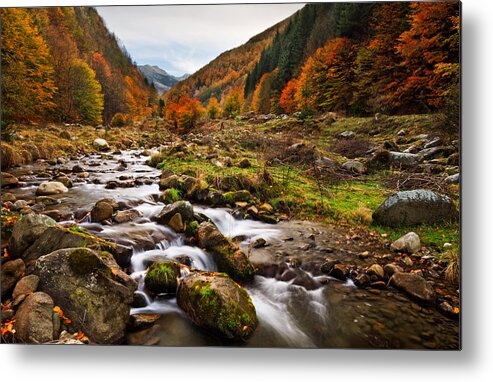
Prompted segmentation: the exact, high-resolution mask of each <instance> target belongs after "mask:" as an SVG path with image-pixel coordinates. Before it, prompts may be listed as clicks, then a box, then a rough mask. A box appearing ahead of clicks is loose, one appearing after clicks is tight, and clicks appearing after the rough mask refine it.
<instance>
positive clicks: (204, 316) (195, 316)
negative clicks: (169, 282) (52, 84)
mask: <svg viewBox="0 0 493 382" xmlns="http://www.w3.org/2000/svg"><path fill="white" fill-rule="evenodd" d="M177 301H178V305H179V306H180V307H181V308H182V309H183V310H184V311H185V312H186V313H187V314H188V316H189V317H190V318H191V320H192V321H193V322H194V323H195V324H196V325H197V326H199V327H201V328H204V329H206V330H209V331H211V332H213V333H215V334H217V335H219V336H221V337H222V338H226V339H229V340H235V341H239V340H240V341H241V340H246V339H248V338H249V337H250V336H251V335H252V334H253V332H254V331H255V329H256V327H257V325H258V320H257V314H256V311H255V306H254V305H253V303H252V300H251V298H250V296H249V295H248V293H247V292H246V291H245V289H243V288H242V287H241V286H239V285H238V284H237V283H235V282H234V281H233V280H232V279H231V278H229V277H228V275H226V274H224V273H206V272H197V273H192V274H190V275H189V276H188V277H186V278H184V279H183V280H182V281H181V282H180V284H179V287H178V296H177Z"/></svg>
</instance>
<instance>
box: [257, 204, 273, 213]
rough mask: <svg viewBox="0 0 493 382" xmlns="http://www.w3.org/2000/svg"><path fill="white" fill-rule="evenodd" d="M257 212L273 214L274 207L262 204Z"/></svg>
mask: <svg viewBox="0 0 493 382" xmlns="http://www.w3.org/2000/svg"><path fill="white" fill-rule="evenodd" d="M259 210H260V211H261V212H273V211H274V207H272V206H271V205H270V204H269V203H263V204H261V205H260V207H259Z"/></svg>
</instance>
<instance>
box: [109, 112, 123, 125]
mask: <svg viewBox="0 0 493 382" xmlns="http://www.w3.org/2000/svg"><path fill="white" fill-rule="evenodd" d="M126 122H127V120H126V117H125V116H124V115H123V114H122V113H116V114H115V115H114V116H113V118H111V126H113V127H122V126H125V123H126Z"/></svg>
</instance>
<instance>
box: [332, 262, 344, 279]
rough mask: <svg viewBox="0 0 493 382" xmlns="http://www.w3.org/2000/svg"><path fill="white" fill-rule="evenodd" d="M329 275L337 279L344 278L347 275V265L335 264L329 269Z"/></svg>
mask: <svg viewBox="0 0 493 382" xmlns="http://www.w3.org/2000/svg"><path fill="white" fill-rule="evenodd" d="M329 275H330V276H332V277H334V278H336V279H338V280H346V279H347V278H348V276H349V267H348V266H347V265H344V264H335V265H334V266H333V267H332V269H331V270H330V272H329Z"/></svg>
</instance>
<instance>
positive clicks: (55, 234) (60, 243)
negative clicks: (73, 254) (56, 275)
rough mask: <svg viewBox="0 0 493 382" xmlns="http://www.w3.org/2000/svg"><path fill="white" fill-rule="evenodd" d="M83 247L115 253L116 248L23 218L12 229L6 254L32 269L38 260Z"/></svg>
mask: <svg viewBox="0 0 493 382" xmlns="http://www.w3.org/2000/svg"><path fill="white" fill-rule="evenodd" d="M78 247H86V248H91V249H96V250H105V251H109V252H111V253H116V249H117V248H116V245H115V244H113V243H110V242H108V241H106V240H103V239H101V238H98V237H96V236H93V235H91V234H90V233H89V232H86V231H84V230H82V229H81V228H79V227H78V226H72V227H69V228H63V227H61V226H59V225H57V224H56V223H55V221H54V220H53V219H51V218H49V217H47V216H44V215H35V214H29V215H24V216H23V217H22V218H21V219H20V220H19V222H18V223H17V224H16V225H15V226H14V230H13V232H12V237H11V238H10V241H9V252H10V253H11V254H12V256H13V257H14V258H17V257H21V258H22V259H23V260H24V261H25V263H26V265H28V266H29V265H31V264H32V263H33V262H34V261H35V260H36V259H37V258H38V257H40V256H44V255H47V254H49V253H51V252H54V251H56V250H58V249H62V248H78Z"/></svg>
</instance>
